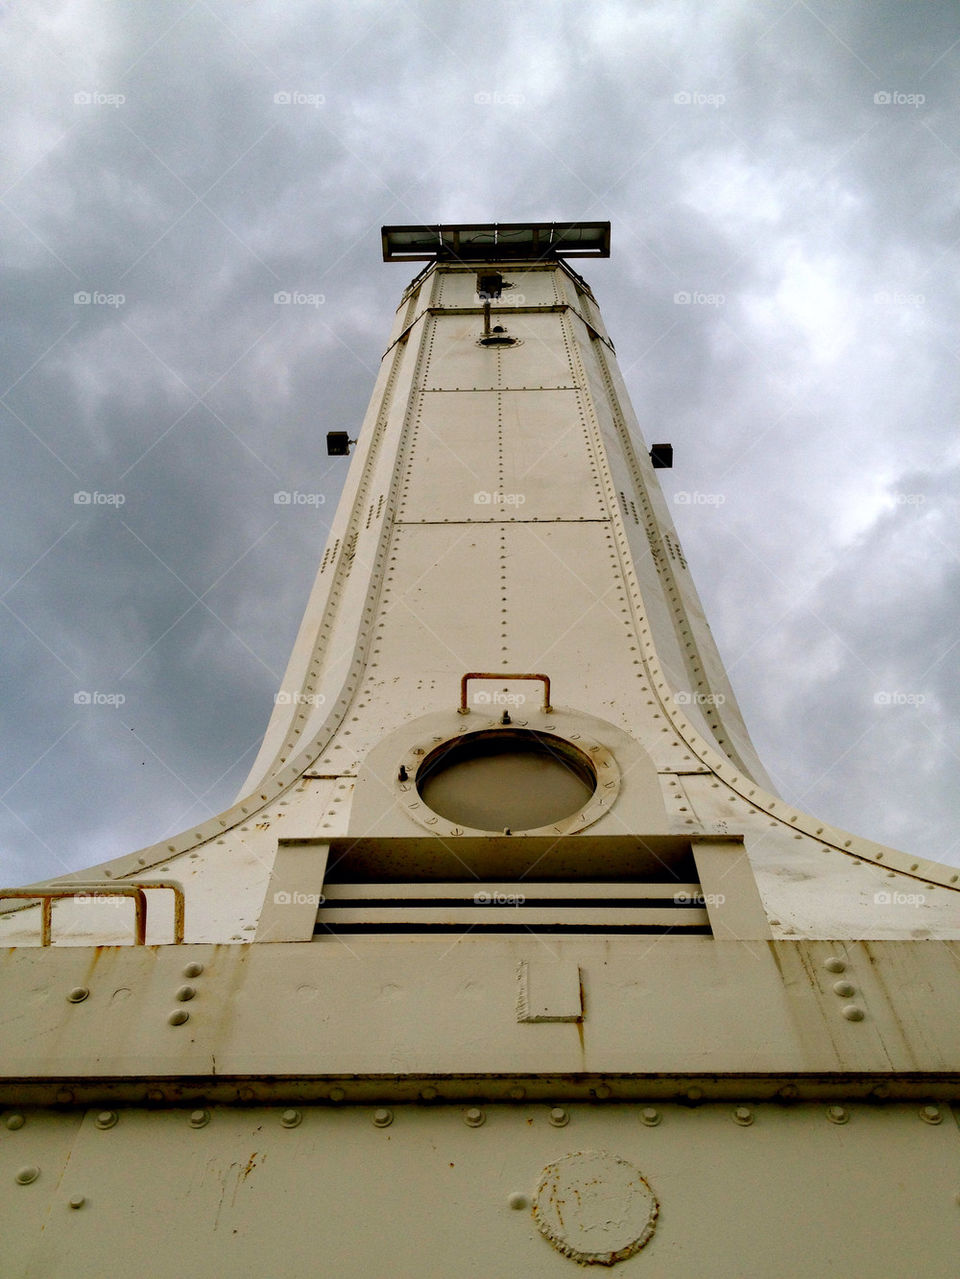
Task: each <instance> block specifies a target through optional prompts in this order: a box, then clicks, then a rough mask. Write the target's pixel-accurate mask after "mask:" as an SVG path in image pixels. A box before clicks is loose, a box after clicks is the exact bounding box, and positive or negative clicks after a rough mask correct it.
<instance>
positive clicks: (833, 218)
mask: <svg viewBox="0 0 960 1279" xmlns="http://www.w3.org/2000/svg"><path fill="white" fill-rule="evenodd" d="M958 42H960V11H958V9H957V6H956V3H955V2H949V3H948V2H945V3H942V4H939V3H933V2H929V0H927V2H924V3H918V4H911V3H903V0H871V2H870V3H869V4H854V3H851V2H850V0H815V2H814V3H810V4H808V3H803V0H800V2H798V3H794V2H792V0H773V2H771V3H756V2H754V3H746V2H734V0H730V2H726V3H713V4H711V3H707V2H705V0H692V2H691V3H684V2H677V0H670V2H664V3H640V2H638V0H634V2H633V3H623V4H618V3H590V4H585V3H583V2H582V0H539V2H537V3H530V2H526V3H524V2H522V0H509V2H508V0H486V2H485V3H483V4H479V3H469V4H468V3H463V4H458V3H453V2H451V0H437V2H436V3H413V2H410V0H398V2H397V3H390V2H389V0H387V2H386V3H376V4H372V3H361V2H359V0H350V2H349V3H315V2H310V3H308V2H307V0H249V2H246V0H70V2H69V3H67V2H65V0H63V2H61V0H24V2H23V3H18V2H17V0H6V2H0V46H2V61H3V67H2V83H3V88H2V95H3V96H2V106H0V191H2V198H0V236H2V241H0V242H2V245H3V262H2V291H3V308H4V309H3V344H2V349H0V389H2V391H3V394H2V397H0V432H2V439H3V445H4V465H3V467H2V469H0V484H2V507H0V511H2V514H0V518H2V520H3V538H2V578H0V600H2V605H3V607H2V608H0V661H2V679H3V685H2V740H3V763H2V782H0V794H2V806H0V859H2V860H0V879H2V881H4V882H6V883H8V884H10V883H20V882H25V881H28V880H33V879H37V878H41V877H47V876H53V875H56V874H59V873H61V872H63V871H65V870H68V869H78V868H80V867H83V866H86V865H90V864H92V863H95V862H98V861H100V860H102V859H105V858H108V857H112V856H117V855H120V854H122V853H125V852H129V851H132V850H133V849H134V848H137V847H140V846H141V845H144V844H147V843H150V842H153V841H154V840H157V839H160V838H162V837H164V836H166V835H169V834H172V833H175V832H176V831H179V830H180V829H182V828H183V827H185V826H187V825H190V824H192V823H194V822H196V821H197V820H198V819H199V818H201V817H204V816H208V815H212V814H213V813H215V812H217V811H219V810H220V809H221V808H223V807H225V806H227V805H228V804H229V803H230V802H231V801H232V799H233V798H234V796H235V794H236V792H237V790H238V788H239V786H240V784H241V782H242V781H243V778H244V777H245V775H246V772H247V770H248V769H249V767H250V764H251V762H252V759H253V755H254V754H255V752H256V749H257V746H258V744H259V741H260V738H261V736H262V734H263V731H264V728H265V726H266V723H267V720H268V718H269V715H270V711H271V709H272V702H273V695H274V693H275V691H276V688H277V686H278V684H279V680H280V677H281V675H282V672H283V669H284V667H285V665H286V661H287V657H288V655H289V651H290V648H291V645H292V641H293V637H294V634H295V632H296V629H297V626H298V624H299V621H300V617H301V614H302V611H303V608H304V606H305V603H306V599H307V594H308V591H309V588H310V585H311V582H312V580H313V576H314V573H315V571H316V568H317V565H318V562H319V558H320V554H321V553H322V549H323V545H324V542H325V539H326V533H327V528H328V523H329V520H330V518H331V517H332V514H333V509H334V507H335V503H336V498H337V495H338V492H339V489H340V487H341V486H342V483H343V479H344V476H345V474H346V465H345V463H344V461H343V460H342V459H341V460H336V459H328V458H327V457H326V456H325V449H324V434H325V432H326V431H327V430H330V429H346V430H349V431H351V432H352V431H353V430H354V429H355V428H356V426H357V425H358V424H359V422H360V419H361V417H362V415H363V412H364V409H365V407H366V404H367V401H368V399H369V395H370V392H371V389H372V386H373V380H374V376H375V374H376V370H377V366H378V362H379V358H380V354H381V352H382V350H383V348H384V346H385V344H386V338H387V334H388V332H389V328H390V325H391V322H392V318H393V312H394V309H395V307H396V305H397V303H398V302H399V296H400V292H401V290H402V288H403V287H404V286H405V285H406V283H407V281H408V279H409V277H410V275H411V274H412V272H411V269H410V268H409V267H405V266H402V265H399V266H398V265H389V266H388V265H384V264H383V263H382V262H381V260H380V243H379V228H380V226H381V224H383V223H407V222H416V223H421V222H427V223H433V222H444V221H446V222H456V221H518V220H524V219H534V220H553V219H557V220H581V219H583V220H585V219H609V220H610V222H611V223H612V257H611V259H610V260H609V261H608V262H597V263H585V264H583V265H584V266H585V267H586V273H587V275H588V278H589V280H590V283H591V284H592V286H593V288H594V290H595V292H596V295H597V298H598V301H599V303H600V305H601V307H602V309H603V312H604V316H605V319H606V321H607V325H608V327H609V329H610V332H611V334H612V336H613V339H614V341H615V343H616V345H617V350H618V354H619V358H620V362H621V367H622V369H623V371H624V373H625V376H626V379H627V383H628V386H629V388H630V393H631V396H632V398H633V402H634V406H635V408H636V411H637V414H638V416H639V418H640V421H641V424H642V427H643V430H644V433H645V435H646V438H647V441H648V443H652V442H654V441H660V440H669V441H671V442H672V443H673V445H674V448H675V464H674V469H673V470H672V471H668V472H661V473H660V474H661V477H662V479H663V482H664V487H665V489H666V491H667V494H668V497H669V498H671V499H672V501H673V511H674V514H675V518H676V521H677V525H678V528H679V531H680V535H681V538H682V540H683V544H684V548H685V551H686V554H687V557H688V559H689V561H690V565H691V568H692V570H693V572H694V575H695V580H696V582H697V585H698V588H699V590H700V593H701V595H702V597H703V599H704V603H705V606H706V610H707V616H708V618H709V620H710V622H711V625H712V627H713V630H714V633H715V635H716V638H717V640H718V643H719V646H720V650H721V653H722V654H723V656H724V657H725V659H726V661H727V664H728V668H729V671H730V675H731V678H732V680H733V683H734V687H735V689H736V690H737V693H738V695H739V699H740V702H741V705H742V708H743V711H744V715H745V718H746V721H747V724H748V727H749V728H750V731H751V733H752V735H753V738H754V740H755V742H756V745H757V747H758V750H759V752H760V755H761V757H762V758H763V759H764V761H765V763H766V765H767V767H768V769H769V770H770V772H771V774H772V775H773V777H774V779H775V781H776V782H777V784H778V786H779V787H780V789H781V792H782V793H783V794H784V795H785V796H786V797H788V798H789V799H790V800H792V801H793V802H795V803H796V804H798V805H800V806H802V807H803V808H805V809H807V810H808V811H812V812H813V813H815V814H817V815H818V816H821V817H823V818H825V819H827V820H829V821H832V822H836V823H838V824H840V825H843V826H846V827H847V828H849V829H851V830H853V831H855V832H856V833H858V834H861V835H865V836H869V837H872V838H874V839H879V840H881V841H884V842H887V843H891V844H893V845H895V846H898V847H901V848H903V849H906V850H908V851H910V852H916V853H920V854H923V855H926V856H930V857H934V858H938V859H941V860H945V861H950V862H952V863H954V864H960V787H958V785H957V772H958V760H960V681H958V678H957V665H958V655H960V647H957V644H958V631H957V613H958V608H957V600H958V593H960V589H958V588H960V574H958V551H960V531H958V521H957V514H958V512H957V506H958V501H957V492H958V474H960V436H958V421H960V418H958V404H957V368H958V364H957V361H958V353H960V333H958V304H957V303H958V284H957V279H958V270H957V248H956V246H957V242H958V237H960V217H958V176H960V128H958V121H960V114H958V94H960V90H958V86H960V43H958ZM278 292H289V293H294V292H296V293H299V294H302V295H304V296H305V297H306V298H308V299H311V298H312V300H305V301H302V302H300V303H292V304H287V305H280V304H276V303H275V302H274V295H275V293H278ZM78 295H81V300H77V297H78ZM678 295H679V298H678ZM83 296H88V297H89V298H90V300H89V301H86V302H85V301H83V300H82V297H83ZM684 297H689V298H690V300H689V301H687V302H684V301H683V300H682V299H683V298H684ZM321 299H322V300H321ZM295 490H296V491H299V492H303V493H322V494H323V495H324V496H325V498H326V504H325V505H317V506H309V505H292V504H291V505H285V506H284V505H278V504H276V503H275V502H274V494H275V493H276V492H278V491H295ZM76 494H89V495H91V499H90V501H88V502H82V501H79V502H78V501H77V500H76V499H75V495H76ZM78 694H79V695H82V694H89V695H90V702H89V704H83V703H82V702H78V701H77V700H76V699H77V696H78ZM121 698H122V699H123V700H122V702H121V701H120V699H121Z"/></svg>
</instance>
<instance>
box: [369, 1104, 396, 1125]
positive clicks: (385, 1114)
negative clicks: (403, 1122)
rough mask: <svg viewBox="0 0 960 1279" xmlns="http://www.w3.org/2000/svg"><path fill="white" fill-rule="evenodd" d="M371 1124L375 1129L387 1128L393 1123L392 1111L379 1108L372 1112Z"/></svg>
mask: <svg viewBox="0 0 960 1279" xmlns="http://www.w3.org/2000/svg"><path fill="white" fill-rule="evenodd" d="M373 1122H374V1125H375V1126H376V1127H377V1128H389V1127H390V1125H391V1124H392V1123H393V1111H392V1110H387V1109H385V1108H384V1107H381V1109H380V1110H375V1111H374V1112H373Z"/></svg>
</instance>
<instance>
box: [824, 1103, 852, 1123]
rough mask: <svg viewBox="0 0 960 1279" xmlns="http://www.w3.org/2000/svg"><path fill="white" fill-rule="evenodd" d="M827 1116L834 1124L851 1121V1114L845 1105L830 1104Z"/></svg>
mask: <svg viewBox="0 0 960 1279" xmlns="http://www.w3.org/2000/svg"><path fill="white" fill-rule="evenodd" d="M827 1118H828V1119H829V1120H830V1122H831V1123H832V1124H845V1123H847V1122H848V1121H849V1119H850V1115H849V1113H848V1112H847V1111H846V1110H845V1109H844V1108H843V1106H828V1107H827Z"/></svg>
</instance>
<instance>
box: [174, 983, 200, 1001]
mask: <svg viewBox="0 0 960 1279" xmlns="http://www.w3.org/2000/svg"><path fill="white" fill-rule="evenodd" d="M196 993H197V988H196V986H181V987H180V989H179V990H178V991H177V998H178V999H179V1000H180V1002H181V1004H185V1003H186V1002H187V1000H189V999H193V997H194V995H195V994H196Z"/></svg>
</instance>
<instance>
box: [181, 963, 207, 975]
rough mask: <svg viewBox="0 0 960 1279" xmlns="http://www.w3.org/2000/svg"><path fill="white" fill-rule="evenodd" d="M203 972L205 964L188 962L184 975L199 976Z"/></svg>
mask: <svg viewBox="0 0 960 1279" xmlns="http://www.w3.org/2000/svg"><path fill="white" fill-rule="evenodd" d="M202 972H203V964H196V963H194V964H187V966H186V968H185V969H184V970H183V975H184V977H199V976H200V974H201V973H202Z"/></svg>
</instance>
